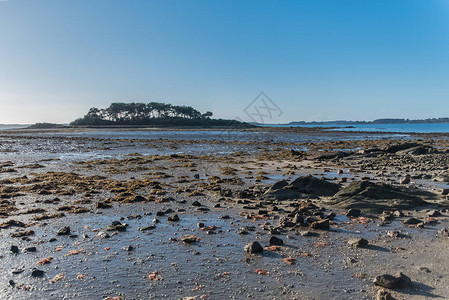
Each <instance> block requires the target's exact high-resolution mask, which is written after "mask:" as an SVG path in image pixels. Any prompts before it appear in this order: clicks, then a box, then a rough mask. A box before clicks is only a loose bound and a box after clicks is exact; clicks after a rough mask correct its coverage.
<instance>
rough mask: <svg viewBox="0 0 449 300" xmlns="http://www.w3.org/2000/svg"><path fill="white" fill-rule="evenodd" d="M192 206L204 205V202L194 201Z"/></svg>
mask: <svg viewBox="0 0 449 300" xmlns="http://www.w3.org/2000/svg"><path fill="white" fill-rule="evenodd" d="M192 206H202V204H201V203H200V202H199V201H196V200H195V201H193V203H192Z"/></svg>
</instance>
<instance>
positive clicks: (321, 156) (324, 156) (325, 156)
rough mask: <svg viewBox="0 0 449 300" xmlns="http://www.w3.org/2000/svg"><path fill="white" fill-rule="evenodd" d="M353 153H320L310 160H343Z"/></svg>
mask: <svg viewBox="0 0 449 300" xmlns="http://www.w3.org/2000/svg"><path fill="white" fill-rule="evenodd" d="M351 154H352V153H348V152H343V151H334V152H324V153H319V154H316V155H313V156H311V157H310V159H315V160H327V159H334V158H342V157H346V156H349V155H351Z"/></svg>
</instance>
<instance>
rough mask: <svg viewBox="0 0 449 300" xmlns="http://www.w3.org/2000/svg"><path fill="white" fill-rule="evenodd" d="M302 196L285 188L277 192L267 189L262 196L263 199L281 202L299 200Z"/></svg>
mask: <svg viewBox="0 0 449 300" xmlns="http://www.w3.org/2000/svg"><path fill="white" fill-rule="evenodd" d="M302 196H303V195H302V194H301V193H299V192H296V191H293V190H291V189H287V188H282V189H277V190H271V189H268V190H267V191H266V192H265V194H264V195H263V198H266V199H271V200H277V201H283V200H293V199H300V198H302Z"/></svg>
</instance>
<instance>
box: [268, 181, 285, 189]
mask: <svg viewBox="0 0 449 300" xmlns="http://www.w3.org/2000/svg"><path fill="white" fill-rule="evenodd" d="M287 185H288V181H287V180H281V181H278V182H276V183H275V184H273V185H272V186H271V187H270V189H271V190H272V191H276V190H279V189H281V188H283V187H286V186H287Z"/></svg>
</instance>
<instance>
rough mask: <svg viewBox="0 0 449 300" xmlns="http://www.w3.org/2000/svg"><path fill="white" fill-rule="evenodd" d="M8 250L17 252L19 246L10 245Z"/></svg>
mask: <svg viewBox="0 0 449 300" xmlns="http://www.w3.org/2000/svg"><path fill="white" fill-rule="evenodd" d="M9 250H10V251H11V252H12V253H14V254H18V253H19V247H17V246H16V245H12V246H11V248H9Z"/></svg>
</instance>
